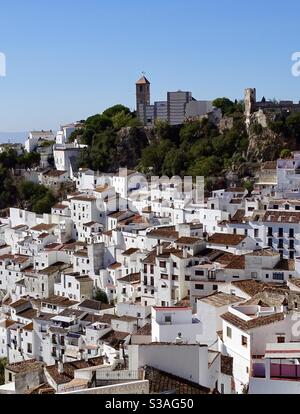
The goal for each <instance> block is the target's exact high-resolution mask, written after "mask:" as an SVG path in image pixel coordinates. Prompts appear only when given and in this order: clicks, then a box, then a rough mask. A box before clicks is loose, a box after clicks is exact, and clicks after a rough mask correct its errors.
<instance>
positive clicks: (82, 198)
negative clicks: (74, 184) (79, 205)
mask: <svg viewBox="0 0 300 414" xmlns="http://www.w3.org/2000/svg"><path fill="white" fill-rule="evenodd" d="M71 200H73V201H84V202H86V203H88V202H91V201H97V198H96V197H93V196H88V195H79V196H75V197H73V198H71Z"/></svg>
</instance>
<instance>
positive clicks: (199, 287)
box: [195, 285, 204, 290]
mask: <svg viewBox="0 0 300 414" xmlns="http://www.w3.org/2000/svg"><path fill="white" fill-rule="evenodd" d="M195 289H196V290H204V285H195Z"/></svg>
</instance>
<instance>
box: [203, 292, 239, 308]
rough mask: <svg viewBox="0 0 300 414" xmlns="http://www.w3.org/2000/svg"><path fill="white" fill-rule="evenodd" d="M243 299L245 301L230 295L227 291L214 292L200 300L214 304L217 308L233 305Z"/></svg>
mask: <svg viewBox="0 0 300 414" xmlns="http://www.w3.org/2000/svg"><path fill="white" fill-rule="evenodd" d="M243 301H245V299H243V298H239V297H238V296H234V295H228V294H227V293H223V292H218V293H213V294H212V295H209V296H206V297H204V298H201V299H200V302H203V303H206V304H208V305H212V306H214V307H216V308H221V307H222V306H229V305H233V304H236V303H239V302H243Z"/></svg>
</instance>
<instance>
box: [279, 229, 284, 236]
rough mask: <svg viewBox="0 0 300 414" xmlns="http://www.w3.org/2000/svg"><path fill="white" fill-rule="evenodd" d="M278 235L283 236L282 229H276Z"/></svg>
mask: <svg viewBox="0 0 300 414" xmlns="http://www.w3.org/2000/svg"><path fill="white" fill-rule="evenodd" d="M278 237H283V229H282V228H280V229H278Z"/></svg>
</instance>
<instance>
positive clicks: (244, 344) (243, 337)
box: [242, 335, 248, 348]
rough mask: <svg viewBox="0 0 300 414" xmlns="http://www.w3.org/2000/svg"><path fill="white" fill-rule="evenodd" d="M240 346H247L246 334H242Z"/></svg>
mask: <svg viewBox="0 0 300 414" xmlns="http://www.w3.org/2000/svg"><path fill="white" fill-rule="evenodd" d="M242 346H244V347H245V348H247V346H248V338H246V336H244V335H242Z"/></svg>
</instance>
